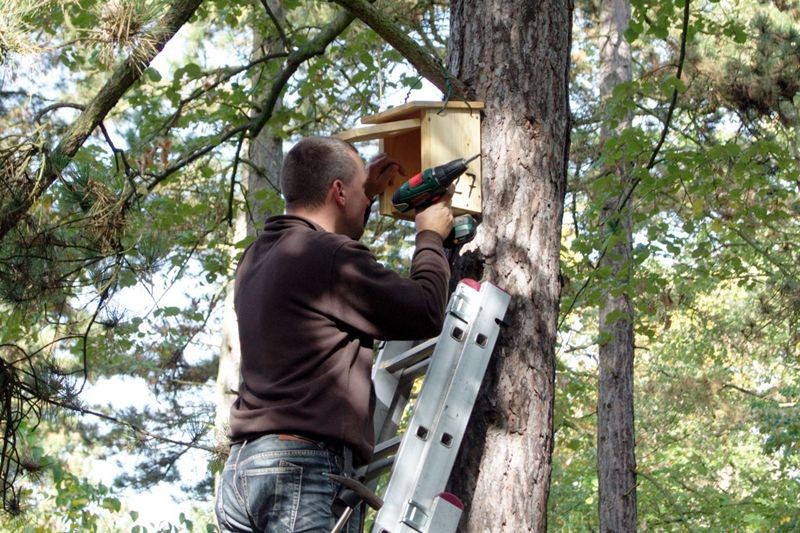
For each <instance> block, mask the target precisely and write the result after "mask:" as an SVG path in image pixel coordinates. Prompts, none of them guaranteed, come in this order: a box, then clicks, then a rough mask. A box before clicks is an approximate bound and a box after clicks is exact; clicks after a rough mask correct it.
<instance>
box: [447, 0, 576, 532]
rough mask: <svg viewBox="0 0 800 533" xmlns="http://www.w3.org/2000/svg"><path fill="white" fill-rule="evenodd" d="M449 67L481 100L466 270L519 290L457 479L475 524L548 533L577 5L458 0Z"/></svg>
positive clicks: (456, 488)
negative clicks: (478, 173) (477, 183)
mask: <svg viewBox="0 0 800 533" xmlns="http://www.w3.org/2000/svg"><path fill="white" fill-rule="evenodd" d="M450 25H451V26H450V47H449V50H448V67H449V70H450V72H452V73H453V75H454V76H456V77H457V78H459V79H460V80H462V81H463V82H464V83H465V84H466V85H467V86H468V87H469V89H470V92H473V93H474V94H475V95H476V97H477V98H478V99H479V100H482V101H484V102H485V106H486V107H485V110H484V118H483V122H482V134H481V143H482V153H483V157H482V160H481V161H482V175H483V199H484V200H483V213H484V216H483V223H482V224H481V226H480V231H479V235H478V239H477V241H476V247H475V249H474V250H473V251H472V252H469V253H467V254H465V256H464V257H463V258H462V260H461V261H460V263H459V265H458V268H459V269H460V270H461V274H463V275H467V276H469V277H477V278H479V279H481V278H482V279H485V280H488V281H491V282H493V283H495V284H496V285H498V286H499V287H501V288H503V289H504V290H506V291H508V292H509V293H510V294H511V295H512V303H511V309H510V311H511V314H510V319H511V320H510V321H511V326H510V327H509V328H508V329H507V330H506V332H505V333H503V334H501V338H500V341H499V343H498V348H497V350H496V352H495V355H494V358H493V360H492V363H491V364H490V368H489V371H488V373H487V376H486V378H485V380H484V384H483V388H482V391H481V393H480V396H479V398H478V402H477V404H476V406H475V409H474V411H473V414H472V418H471V421H470V424H469V427H468V433H467V435H466V436H465V439H464V442H463V444H462V446H461V451H460V455H459V458H458V460H457V461H456V469H455V470H454V473H453V475H452V476H451V487H450V490H452V491H453V492H454V493H455V494H457V495H459V496H460V497H462V498H463V499H464V500H465V501H466V502H468V506H467V509H466V510H465V517H464V518H462V522H461V526H462V529H463V530H466V531H481V532H483V531H515V532H519V531H545V530H546V528H547V497H548V492H549V484H550V470H551V456H552V450H553V395H554V375H555V344H556V327H557V317H558V306H559V295H560V289H561V286H560V275H559V249H560V241H561V219H562V214H563V205H564V192H565V188H566V164H567V155H568V149H569V104H568V83H569V81H568V80H569V76H568V69H569V54H570V39H571V26H572V5H571V3H570V2H563V1H557V0H545V1H541V2H528V1H525V0H492V1H477V0H453V1H452V2H451V15H450Z"/></svg>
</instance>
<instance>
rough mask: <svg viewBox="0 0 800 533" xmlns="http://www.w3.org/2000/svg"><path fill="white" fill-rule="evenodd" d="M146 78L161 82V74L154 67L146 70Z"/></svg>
mask: <svg viewBox="0 0 800 533" xmlns="http://www.w3.org/2000/svg"><path fill="white" fill-rule="evenodd" d="M144 76H145V77H146V78H147V79H149V80H150V81H152V82H156V83H158V82H159V81H161V73H160V72H159V71H158V70H156V69H154V68H152V67H148V68H146V69H144Z"/></svg>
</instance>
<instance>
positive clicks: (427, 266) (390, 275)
mask: <svg viewBox="0 0 800 533" xmlns="http://www.w3.org/2000/svg"><path fill="white" fill-rule="evenodd" d="M449 279H450V267H449V264H448V262H447V259H446V257H445V255H444V249H443V247H442V238H441V236H440V235H439V234H437V233H436V232H433V231H422V232H420V233H418V234H417V236H416V247H415V250H414V256H413V258H412V261H411V274H410V276H409V277H408V278H404V277H402V276H400V275H399V274H397V273H396V272H394V271H392V270H390V269H388V268H385V267H384V266H383V265H381V264H380V263H378V261H377V260H376V259H375V256H374V255H373V254H372V252H370V251H369V250H368V249H367V248H366V247H365V246H364V245H362V244H360V243H358V242H356V241H353V240H348V241H347V242H343V243H342V244H341V245H340V246H339V247H338V248H337V250H336V252H335V253H334V255H333V260H332V264H331V276H330V280H331V282H330V291H329V298H330V299H329V301H328V306H329V308H330V310H331V314H332V316H334V317H335V318H336V319H337V320H339V321H341V322H344V323H345V324H347V325H348V326H350V327H352V328H354V329H356V330H358V331H360V332H362V333H364V334H366V335H368V336H370V337H373V338H377V339H382V340H403V339H424V338H429V337H434V336H436V335H438V334H439V333H440V331H441V328H442V323H443V322H444V313H445V307H446V305H447V288H448V282H449Z"/></svg>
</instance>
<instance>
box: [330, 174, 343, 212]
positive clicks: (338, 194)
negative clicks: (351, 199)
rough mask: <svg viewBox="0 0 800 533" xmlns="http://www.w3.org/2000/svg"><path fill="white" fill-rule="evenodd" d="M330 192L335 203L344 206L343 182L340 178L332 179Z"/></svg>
mask: <svg viewBox="0 0 800 533" xmlns="http://www.w3.org/2000/svg"><path fill="white" fill-rule="evenodd" d="M330 193H331V194H332V195H333V200H334V201H335V202H336V205H338V206H339V207H344V204H345V193H344V182H343V181H342V180H339V179H336V180H333V183H331V190H330Z"/></svg>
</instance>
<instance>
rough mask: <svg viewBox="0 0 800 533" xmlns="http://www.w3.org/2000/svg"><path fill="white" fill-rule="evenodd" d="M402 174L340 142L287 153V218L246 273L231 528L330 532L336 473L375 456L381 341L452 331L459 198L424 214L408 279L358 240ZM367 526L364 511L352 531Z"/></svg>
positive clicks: (239, 308)
mask: <svg viewBox="0 0 800 533" xmlns="http://www.w3.org/2000/svg"><path fill="white" fill-rule="evenodd" d="M398 171H399V166H398V165H397V163H396V162H395V161H393V160H392V159H390V158H387V157H385V156H384V157H381V158H379V159H378V160H377V161H375V162H373V163H371V164H370V165H369V168H365V166H364V164H363V163H362V161H361V159H360V158H359V157H358V153H357V152H356V151H355V149H354V148H353V147H352V146H350V145H349V144H347V143H345V142H342V141H340V140H337V139H332V138H322V137H312V138H308V139H304V140H302V141H300V142H299V143H297V144H296V145H295V146H294V147H293V148H292V149H291V150H290V151H289V153H288V154H287V155H286V159H285V161H284V164H283V168H282V170H281V192H282V193H283V196H284V199H285V201H286V215H282V216H277V217H272V218H270V219H269V220H267V223H266V225H265V227H264V232H263V233H262V234H261V235H260V236H259V237H258V239H256V241H254V242H253V243H252V244H251V245H250V247H249V248H248V249H247V250H246V251H245V254H244V256H243V258H242V260H241V262H240V264H239V267H238V269H237V272H236V288H235V293H234V302H235V307H236V313H237V316H238V322H239V339H240V344H241V347H242V362H241V374H242V381H243V382H242V384H241V386H240V390H239V397H238V398H237V400H236V401H235V403H234V404H233V406H232V408H231V418H230V423H231V442H232V443H233V444H232V447H231V453H230V456H229V458H228V461H227V463H226V465H225V468H224V470H223V473H222V479H221V482H220V488H219V491H218V499H217V508H216V512H217V517H218V520H219V523H220V528H221V529H222V530H223V531H269V532H278V531H281V532H283V531H330V529H331V528H332V527H333V526H334V524H335V520H334V517H333V515H332V512H331V504H332V502H333V500H334V497H335V495H336V492H337V491H338V489H339V487H338V484H336V483H335V482H333V481H331V480H330V479H329V478H328V477H326V475H325V474H326V473H335V474H341V473H345V474H348V473H349V472H347V470H348V467H349V464H348V463H349V462H350V461H351V460H352V461H353V462H354V463H355V464H356V465H358V464H364V463H366V462H368V461H369V460H370V458H371V456H372V448H373V438H374V437H373V425H372V411H373V405H374V393H373V391H372V381H371V378H370V375H371V367H372V359H373V352H372V346H373V340H374V339H421V338H427V337H433V336H435V335H438V334H439V332H440V330H441V327H442V323H443V321H444V312H445V306H446V301H447V284H448V279H449V275H450V272H449V267H448V263H447V260H446V258H445V255H444V250H443V248H442V241H443V239H444V238H445V237H446V236H447V234H448V233H449V232H450V230H451V228H452V224H453V215H452V211H451V209H450V205H449V200H450V199H449V198H447V199H445V201H444V202H440V203H436V204H434V205H432V206H430V207H428V208H427V209H424V210H421V211H419V212H418V213H417V215H416V218H415V223H416V230H417V234H416V249H415V253H414V257H413V259H412V266H411V274H410V276H409V277H408V278H403V277H401V276H399V275H398V274H396V273H394V272H392V271H391V270H388V269H386V268H384V267H383V266H381V265H380V264H379V263H378V262H377V261H376V259H375V257H374V256H373V255H372V254H371V253H370V252H369V250H368V249H367V248H366V247H364V246H363V245H361V244H360V243H358V242H357V239H359V238H360V237H361V235H362V233H363V231H364V225H365V223H366V220H367V216H368V214H369V208H370V205H371V203H372V200H373V198H374V196H376V195H377V194H378V193H380V192H382V191H383V190H384V189H385V188H386V186H387V184H388V182H389V180H390V179H392V177H394V176H397V175H398ZM359 522H360V517H359V516H358V513H355V514H354V516H353V518H351V520H350V523H349V526H348V531H350V532H355V531H359V529H360V525H359Z"/></svg>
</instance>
